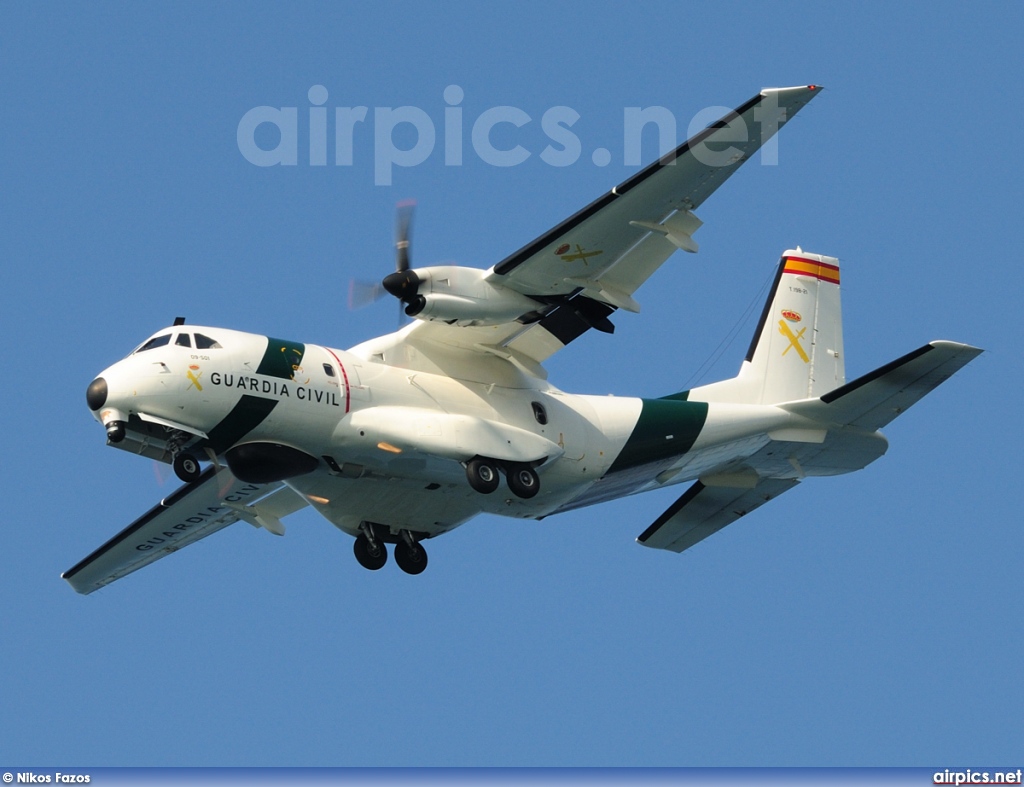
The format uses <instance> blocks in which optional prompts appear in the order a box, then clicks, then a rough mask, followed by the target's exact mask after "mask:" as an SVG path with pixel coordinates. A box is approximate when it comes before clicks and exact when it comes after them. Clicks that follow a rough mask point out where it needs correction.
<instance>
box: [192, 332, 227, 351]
mask: <svg viewBox="0 0 1024 787" xmlns="http://www.w3.org/2000/svg"><path fill="white" fill-rule="evenodd" d="M196 349H197V350H221V349H223V348H222V347H221V346H220V342H218V341H217V340H216V339H211V338H210V337H209V336H203V335H202V334H201V333H197V334H196Z"/></svg>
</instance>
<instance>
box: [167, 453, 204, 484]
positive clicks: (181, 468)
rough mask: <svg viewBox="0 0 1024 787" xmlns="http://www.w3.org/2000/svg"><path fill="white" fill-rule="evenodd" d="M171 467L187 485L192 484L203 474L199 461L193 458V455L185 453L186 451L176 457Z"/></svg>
mask: <svg viewBox="0 0 1024 787" xmlns="http://www.w3.org/2000/svg"><path fill="white" fill-rule="evenodd" d="M171 465H172V466H173V467H174V474H175V475H176V476H178V478H180V479H181V480H182V481H184V482H185V483H186V484H191V483H192V482H193V481H195V480H196V479H198V478H199V476H200V475H201V474H202V472H203V469H202V467H200V465H199V460H198V459H196V458H195V457H194V456H192V454H188V453H185V452H184V451H182V452H181V453H179V454H175V455H174V461H173V462H172V463H171Z"/></svg>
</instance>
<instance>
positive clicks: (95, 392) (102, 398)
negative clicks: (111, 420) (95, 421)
mask: <svg viewBox="0 0 1024 787" xmlns="http://www.w3.org/2000/svg"><path fill="white" fill-rule="evenodd" d="M85 402H86V404H88V405H89V409H90V410H92V411H93V412H95V411H96V410H99V409H100V408H101V407H103V405H105V404H106V403H107V381H106V380H104V379H103V378H102V377H97V378H96V379H95V380H93V381H92V382H91V383H89V387H88V388H87V389H86V390H85Z"/></svg>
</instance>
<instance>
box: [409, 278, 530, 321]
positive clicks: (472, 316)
mask: <svg viewBox="0 0 1024 787" xmlns="http://www.w3.org/2000/svg"><path fill="white" fill-rule="evenodd" d="M415 274H416V276H417V277H418V278H419V287H418V288H417V294H416V297H415V298H414V299H413V301H412V302H411V303H410V305H409V307H408V308H407V309H406V314H408V315H409V316H410V317H415V318H416V319H418V320H436V321H439V322H446V323H451V322H455V323H457V324H458V325H463V326H469V325H500V324H501V323H505V322H510V321H512V320H515V319H517V318H519V317H521V316H523V315H524V314H529V313H530V312H533V311H536V310H537V309H539V308H540V307H541V304H540V303H538V302H537V301H535V300H533V298H530V297H528V296H526V295H523V294H522V293H519V292H516V291H515V290H510V289H508V288H507V287H503V286H501V285H500V284H493V283H491V282H489V281H487V279H486V276H487V271H483V270H480V269H478V268H463V267H459V266H456V265H437V266H434V267H431V268H417V269H416V270H415Z"/></svg>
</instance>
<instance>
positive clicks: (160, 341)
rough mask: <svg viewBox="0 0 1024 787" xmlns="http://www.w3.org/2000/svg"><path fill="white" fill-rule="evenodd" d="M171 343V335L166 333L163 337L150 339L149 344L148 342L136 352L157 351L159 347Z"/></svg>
mask: <svg viewBox="0 0 1024 787" xmlns="http://www.w3.org/2000/svg"><path fill="white" fill-rule="evenodd" d="M170 341H171V335H170V334H169V333H165V334H163V335H162V336H154V337H153V338H152V339H150V340H149V341H148V342H146V343H145V344H144V345H142V346H141V347H140V348H139V349H137V350H136V351H135V352H137V353H142V352H145V351H146V350H153V349H155V348H157V347H164V346H165V345H167V344H168V343H169V342H170Z"/></svg>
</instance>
